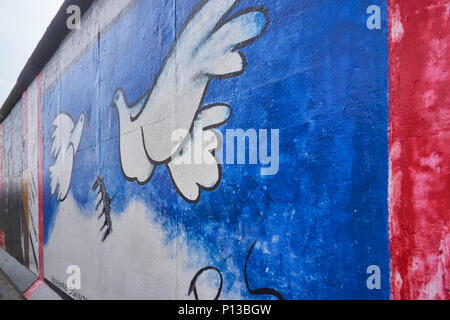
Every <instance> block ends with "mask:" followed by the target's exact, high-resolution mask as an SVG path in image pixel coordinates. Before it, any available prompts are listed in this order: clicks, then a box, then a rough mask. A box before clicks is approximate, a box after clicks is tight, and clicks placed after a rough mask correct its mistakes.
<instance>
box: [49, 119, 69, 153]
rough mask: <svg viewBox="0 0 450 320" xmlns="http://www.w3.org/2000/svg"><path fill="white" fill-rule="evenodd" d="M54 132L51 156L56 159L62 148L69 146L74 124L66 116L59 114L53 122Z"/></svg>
mask: <svg viewBox="0 0 450 320" xmlns="http://www.w3.org/2000/svg"><path fill="white" fill-rule="evenodd" d="M53 126H54V127H55V130H54V131H53V135H52V152H51V153H52V156H53V158H56V157H57V156H58V154H59V152H60V150H61V148H63V147H67V146H68V145H69V141H70V136H71V133H72V130H73V128H74V126H75V124H74V123H73V121H72V118H70V116H68V115H67V114H64V113H60V114H59V115H58V116H56V118H55V120H54V121H53Z"/></svg>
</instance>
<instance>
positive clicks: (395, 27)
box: [391, 3, 405, 43]
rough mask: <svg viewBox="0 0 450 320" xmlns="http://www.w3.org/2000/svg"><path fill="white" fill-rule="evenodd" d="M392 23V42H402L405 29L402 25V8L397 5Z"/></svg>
mask: <svg viewBox="0 0 450 320" xmlns="http://www.w3.org/2000/svg"><path fill="white" fill-rule="evenodd" d="M391 19H392V21H391V23H392V27H391V38H392V42H394V43H395V42H400V41H401V40H402V38H403V34H404V33H405V30H404V29H403V24H402V15H401V13H400V6H399V5H398V3H397V4H395V6H394V7H393V9H392V14H391Z"/></svg>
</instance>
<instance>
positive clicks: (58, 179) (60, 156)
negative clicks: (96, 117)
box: [49, 113, 85, 201]
mask: <svg viewBox="0 0 450 320" xmlns="http://www.w3.org/2000/svg"><path fill="white" fill-rule="evenodd" d="M84 121H85V116H84V114H81V115H80V118H79V119H78V122H77V124H76V125H75V124H74V123H73V121H72V118H71V117H69V116H68V115H67V114H64V113H60V114H59V115H58V116H56V118H55V120H54V122H53V126H54V127H55V131H54V132H53V136H52V139H53V141H52V142H53V143H52V156H53V157H54V158H55V159H56V161H55V163H54V164H53V165H52V166H50V168H49V169H50V179H51V192H52V195H54V194H55V193H56V189H58V199H59V200H60V201H63V200H64V199H65V198H66V196H67V193H68V192H69V187H70V181H71V180H72V169H73V162H74V158H75V155H76V154H77V151H78V147H79V146H80V142H81V137H82V135H83V129H84Z"/></svg>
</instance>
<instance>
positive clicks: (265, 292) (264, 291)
mask: <svg viewBox="0 0 450 320" xmlns="http://www.w3.org/2000/svg"><path fill="white" fill-rule="evenodd" d="M256 242H258V240H256V241H255V242H254V243H253V245H252V247H251V248H250V251H249V252H248V255H247V260H245V267H244V277H245V285H246V286H247V290H248V292H250V294H252V295H254V296H274V297H276V298H278V300H284V297H283V296H282V295H281V294H280V293H279V292H278V291H276V290H274V289H271V288H261V289H254V290H252V289H250V285H249V284H248V276H247V266H248V260H249V259H250V256H251V254H252V252H253V249H254V248H255V246H256Z"/></svg>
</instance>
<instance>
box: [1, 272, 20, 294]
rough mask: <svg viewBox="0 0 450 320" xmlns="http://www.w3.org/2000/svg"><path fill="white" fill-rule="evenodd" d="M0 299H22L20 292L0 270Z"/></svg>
mask: <svg viewBox="0 0 450 320" xmlns="http://www.w3.org/2000/svg"><path fill="white" fill-rule="evenodd" d="M0 300H24V298H23V296H22V294H21V293H20V292H19V291H18V290H17V289H16V288H15V287H14V285H13V284H12V283H11V281H10V280H9V279H8V277H6V275H5V274H4V273H3V272H2V271H1V270H0Z"/></svg>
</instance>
